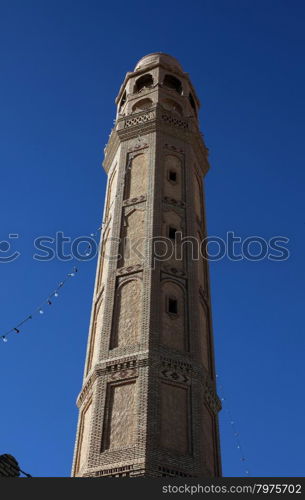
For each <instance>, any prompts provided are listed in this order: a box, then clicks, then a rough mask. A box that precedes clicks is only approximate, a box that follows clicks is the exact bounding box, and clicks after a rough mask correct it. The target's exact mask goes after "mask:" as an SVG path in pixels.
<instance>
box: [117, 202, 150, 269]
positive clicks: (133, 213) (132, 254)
mask: <svg viewBox="0 0 305 500" xmlns="http://www.w3.org/2000/svg"><path fill="white" fill-rule="evenodd" d="M144 230H145V209H144V208H139V207H137V208H130V207H126V208H125V209H124V215H123V227H122V230H121V245H120V257H121V258H120V261H119V267H130V266H135V265H137V264H139V263H140V262H142V261H143V260H144V258H145V238H144V235H145V233H144Z"/></svg>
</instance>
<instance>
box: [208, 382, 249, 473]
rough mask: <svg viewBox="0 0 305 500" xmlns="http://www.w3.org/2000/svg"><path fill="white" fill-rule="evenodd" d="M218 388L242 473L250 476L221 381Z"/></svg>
mask: <svg viewBox="0 0 305 500" xmlns="http://www.w3.org/2000/svg"><path fill="white" fill-rule="evenodd" d="M216 378H217V380H218V382H219V375H216ZM218 388H219V394H220V399H221V402H222V403H223V406H224V408H223V409H224V411H225V413H226V416H227V418H228V422H229V425H230V427H231V430H232V433H233V438H234V440H235V443H236V448H237V449H238V451H239V455H240V461H241V462H242V464H243V465H244V466H245V469H244V474H245V475H246V476H247V477H251V474H250V470H249V467H248V466H247V464H248V460H247V458H246V456H245V453H244V449H243V446H242V444H241V439H240V433H239V430H238V428H237V424H236V421H235V420H234V418H233V416H232V413H231V410H230V408H229V406H228V400H227V398H226V397H225V394H224V390H223V385H222V383H218Z"/></svg>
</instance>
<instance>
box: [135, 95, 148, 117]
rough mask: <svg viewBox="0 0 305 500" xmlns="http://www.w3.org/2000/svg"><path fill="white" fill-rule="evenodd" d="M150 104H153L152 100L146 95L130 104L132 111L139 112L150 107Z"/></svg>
mask: <svg viewBox="0 0 305 500" xmlns="http://www.w3.org/2000/svg"><path fill="white" fill-rule="evenodd" d="M152 105H153V102H152V100H151V99H149V98H148V97H147V98H145V99H140V100H139V101H137V102H136V103H135V104H134V105H133V106H132V112H133V113H139V112H140V111H145V110H146V109H149V108H151V107H152Z"/></svg>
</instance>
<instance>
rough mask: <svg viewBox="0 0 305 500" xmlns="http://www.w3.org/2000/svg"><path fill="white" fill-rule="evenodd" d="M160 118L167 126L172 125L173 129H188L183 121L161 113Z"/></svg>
mask: <svg viewBox="0 0 305 500" xmlns="http://www.w3.org/2000/svg"><path fill="white" fill-rule="evenodd" d="M161 118H162V120H163V121H164V122H165V123H167V124H168V125H173V126H174V127H177V128H182V129H188V123H187V122H185V121H184V120H180V119H179V118H175V117H174V116H172V115H169V114H166V113H162V115H161Z"/></svg>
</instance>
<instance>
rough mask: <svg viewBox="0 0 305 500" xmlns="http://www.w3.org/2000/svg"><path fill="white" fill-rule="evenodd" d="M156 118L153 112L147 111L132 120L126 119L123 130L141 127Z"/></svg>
mask: <svg viewBox="0 0 305 500" xmlns="http://www.w3.org/2000/svg"><path fill="white" fill-rule="evenodd" d="M155 117H156V112H155V111H149V112H147V113H144V114H139V115H137V116H134V117H133V118H127V119H126V120H125V122H124V128H129V127H134V126H135V125H141V124H143V123H146V122H149V121H150V120H153V119H154V118H155Z"/></svg>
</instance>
